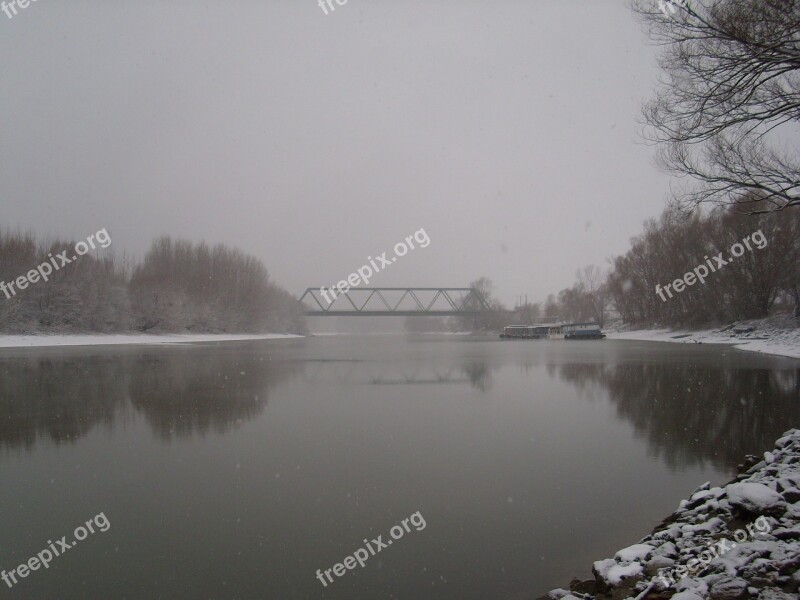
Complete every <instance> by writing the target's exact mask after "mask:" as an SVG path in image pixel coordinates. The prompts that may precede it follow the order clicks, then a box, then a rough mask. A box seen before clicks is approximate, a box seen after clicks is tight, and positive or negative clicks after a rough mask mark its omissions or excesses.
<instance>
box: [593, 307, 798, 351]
mask: <svg viewBox="0 0 800 600" xmlns="http://www.w3.org/2000/svg"><path fill="white" fill-rule="evenodd" d="M751 329H752V330H751ZM608 339H610V340H641V341H651V342H677V343H681V344H731V345H733V346H734V347H735V348H738V349H739V350H749V351H751V352H761V353H763V354H777V355H779V356H789V357H792V358H800V327H798V326H797V320H795V319H792V318H791V317H785V316H784V317H771V318H769V319H758V320H754V321H740V322H737V323H733V324H732V325H728V326H726V327H722V328H719V329H703V330H699V331H690V330H671V329H643V330H638V331H618V332H613V331H612V332H610V333H608Z"/></svg>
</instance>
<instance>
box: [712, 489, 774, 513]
mask: <svg viewBox="0 0 800 600" xmlns="http://www.w3.org/2000/svg"><path fill="white" fill-rule="evenodd" d="M725 492H726V493H727V494H728V502H730V503H731V504H732V505H733V506H738V507H740V508H743V509H744V510H746V511H748V512H751V513H757V514H772V513H774V512H778V511H783V510H785V509H786V501H785V500H784V499H783V497H782V496H781V495H780V494H779V493H778V492H776V491H775V490H773V489H771V488H768V487H767V486H765V485H764V484H762V483H750V482H745V483H732V484H730V485H729V486H727V487H726V488H725Z"/></svg>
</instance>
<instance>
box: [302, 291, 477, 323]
mask: <svg viewBox="0 0 800 600" xmlns="http://www.w3.org/2000/svg"><path fill="white" fill-rule="evenodd" d="M323 291H324V292H325V294H323ZM326 295H327V299H326V297H325V296H326ZM300 302H301V303H303V304H304V305H305V307H306V310H305V314H306V316H309V317H387V316H392V317H452V316H458V315H476V314H480V313H483V312H486V311H488V310H489V305H488V304H487V302H486V300H485V299H484V297H483V295H482V294H481V293H480V292H479V291H478V290H476V289H475V288H397V287H388V288H387V287H385V288H377V287H376V288H370V287H357V288H351V289H350V290H348V291H346V292H344V293H340V292H339V290H337V289H336V288H308V289H307V290H306V291H305V292H303V295H302V296H300Z"/></svg>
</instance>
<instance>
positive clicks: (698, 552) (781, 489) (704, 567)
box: [540, 429, 800, 600]
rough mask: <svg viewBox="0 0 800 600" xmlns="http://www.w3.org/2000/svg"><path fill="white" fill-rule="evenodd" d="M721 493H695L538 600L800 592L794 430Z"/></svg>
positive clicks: (726, 599) (798, 451) (799, 486)
mask: <svg viewBox="0 0 800 600" xmlns="http://www.w3.org/2000/svg"><path fill="white" fill-rule="evenodd" d="M752 462H756V464H755V465H753V466H751V467H750V468H749V469H748V470H747V471H745V472H744V473H743V474H741V475H739V476H738V477H737V478H736V479H735V480H734V481H732V482H731V483H730V484H728V485H726V486H724V487H713V488H712V487H710V485H709V484H708V483H706V484H703V485H701V486H700V487H699V488H697V489H696V490H695V491H694V492H693V493H692V495H691V496H690V498H689V499H688V500H683V501H682V502H681V503H680V506H679V507H678V510H677V511H675V513H673V514H672V515H671V516H670V517H668V518H667V519H666V520H665V521H664V522H663V523H661V524H660V525H659V526H657V527H656V529H655V530H654V531H653V533H651V534H650V535H648V536H647V537H645V538H643V539H642V540H641V541H640V542H638V543H637V544H634V545H632V546H629V547H628V548H624V549H622V550H620V551H619V552H617V553H616V555H615V556H614V558H609V559H606V560H599V561H597V562H595V563H594V565H593V568H592V572H593V573H594V576H595V578H594V579H593V580H591V579H590V580H587V581H582V582H581V581H578V580H574V581H573V582H572V584H570V587H571V590H565V589H556V590H552V591H550V592H549V593H548V594H546V595H544V596H542V597H541V599H540V600H578V599H580V600H612V599H613V600H623V599H626V598H635V599H637V600H666V599H667V598H672V600H704V599H708V598H710V599H711V600H744V599H746V598H755V599H757V600H789V599H796V598H798V589H800V430H798V429H793V430H790V431H787V432H786V433H785V434H784V435H783V436H782V437H781V438H780V439H779V440H778V441H776V442H775V449H774V450H772V451H771V452H765V453H764V456H763V459H761V460H759V458H758V457H751V460H750V462H749V464H752Z"/></svg>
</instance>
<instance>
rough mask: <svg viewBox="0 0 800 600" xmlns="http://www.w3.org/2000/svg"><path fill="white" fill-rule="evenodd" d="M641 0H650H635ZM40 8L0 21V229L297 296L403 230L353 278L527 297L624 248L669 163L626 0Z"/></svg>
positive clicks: (652, 203) (661, 196)
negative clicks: (259, 280)
mask: <svg viewBox="0 0 800 600" xmlns="http://www.w3.org/2000/svg"><path fill="white" fill-rule="evenodd" d="M654 2H655V0H654ZM334 6H335V7H336V10H335V12H333V13H331V14H329V15H327V16H326V15H325V14H324V13H323V12H322V10H321V9H320V8H319V7H318V6H317V4H316V0H291V2H290V1H288V0H286V1H277V0H276V1H260V2H253V1H231V2H225V3H222V2H215V3H211V2H202V1H196V0H195V1H192V2H186V1H170V2H169V3H167V2H153V1H144V2H142V1H136V2H134V1H133V0H130V1H123V0H115V1H112V2H109V1H104V2H100V1H99V0H97V1H95V2H87V1H81V0H76V1H70V2H57V1H56V0H38V2H35V3H32V4H31V5H30V6H29V7H28V8H25V9H23V10H21V11H20V12H19V14H18V15H17V16H16V17H14V18H13V19H8V18H6V16H5V15H4V14H2V13H0V56H2V57H3V62H2V83H0V86H1V87H0V137H1V138H2V143H1V144H0V152H1V153H2V154H0V207H2V208H1V211H0V224H2V225H3V226H8V227H12V228H17V227H19V228H22V229H26V230H27V229H30V230H33V231H36V232H38V233H42V234H49V235H60V236H65V237H72V238H75V239H80V238H84V237H86V236H87V235H88V234H90V233H93V232H95V231H97V230H98V229H100V228H103V227H106V228H108V230H109V231H110V232H111V235H112V237H113V240H114V248H115V249H116V251H117V252H121V251H125V252H128V253H134V254H140V253H142V252H143V251H144V249H145V248H146V246H147V245H148V244H149V242H150V240H151V239H152V238H153V237H155V236H157V235H159V234H163V233H167V234H171V235H174V236H180V237H186V238H191V239H195V240H199V239H206V240H208V241H209V242H226V243H229V244H234V245H236V246H238V247H240V248H241V249H243V250H245V251H247V252H250V253H253V254H255V255H257V256H258V257H260V258H261V259H262V260H263V261H264V262H265V264H266V265H267V268H268V269H269V271H270V273H271V274H272V276H273V279H275V280H276V281H277V282H278V283H280V284H282V285H283V286H285V287H286V288H287V289H289V290H290V291H291V292H293V293H296V294H299V293H300V292H301V291H302V290H303V289H304V288H305V287H307V286H310V285H321V284H325V285H330V284H333V283H335V282H336V281H338V280H339V279H343V278H345V277H346V276H347V275H348V274H349V273H350V272H352V271H354V270H355V269H357V268H358V267H359V266H360V265H362V264H363V263H364V262H365V260H366V257H367V256H368V255H372V256H375V255H376V253H377V254H379V253H381V252H383V251H389V253H390V254H391V250H392V248H393V246H394V244H395V243H396V242H397V241H399V240H401V239H403V238H404V237H405V236H406V235H409V234H411V233H412V232H414V231H415V230H417V229H419V228H424V229H425V230H426V231H427V233H428V234H429V236H430V238H431V240H432V241H431V244H430V246H428V248H426V249H418V250H415V251H413V252H411V253H410V254H408V255H407V256H406V257H405V258H403V259H401V260H399V261H398V262H397V263H395V264H394V265H392V266H391V267H390V268H388V269H386V270H385V271H384V272H382V273H381V274H380V275H379V276H377V277H376V278H375V279H374V280H373V282H372V283H371V284H372V285H381V286H398V285H449V286H462V285H466V284H467V283H468V282H469V281H470V280H471V279H474V278H476V277H478V276H481V275H486V276H489V277H490V278H492V279H493V280H494V282H495V284H496V286H497V295H498V297H499V298H500V299H501V300H502V301H504V302H506V303H507V304H510V305H513V303H514V301H515V298H516V297H517V295H518V294H523V293H528V294H529V295H530V298H531V300H533V299H543V298H544V296H545V295H546V294H547V293H548V292H557V291H558V290H559V289H561V288H563V287H565V286H567V285H570V284H571V283H572V281H573V278H574V273H575V270H576V269H577V268H579V267H581V266H583V265H586V264H591V263H594V264H599V265H604V264H605V261H606V259H607V258H608V257H609V256H611V255H614V254H619V253H621V252H624V251H625V250H626V248H627V246H628V240H629V238H630V237H631V236H632V235H635V234H637V233H638V232H639V231H640V229H641V224H642V222H643V220H644V219H646V218H649V217H652V216H655V215H657V214H658V213H659V212H660V211H661V209H662V207H663V205H664V200H665V198H666V195H667V193H668V190H669V178H668V177H667V176H666V175H665V174H663V173H660V172H659V171H657V170H656V168H655V167H654V166H653V161H652V157H653V151H652V149H651V148H649V147H647V146H645V145H643V144H642V142H641V140H640V139H639V137H638V135H637V122H638V119H639V115H640V107H641V104H642V102H643V101H644V100H646V99H647V98H649V97H650V95H651V94H652V91H653V87H654V84H655V81H656V79H657V77H658V70H657V67H656V64H655V53H654V48H652V47H650V46H648V45H647V42H646V39H645V37H644V35H643V33H642V32H641V30H640V27H639V24H638V23H637V22H636V21H635V20H634V18H633V16H632V14H631V12H630V10H629V8H628V5H627V2H626V0H528V1H524V2H523V1H503V0H500V1H498V0H494V1H492V2H486V1H483V2H475V1H471V0H459V1H458V2H456V1H449V0H448V1H445V0H442V1H426V2H417V1H408V0H403V1H402V2H400V1H396V2H388V1H375V0H348V2H347V4H345V5H344V6H336V5H335V4H334Z"/></svg>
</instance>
